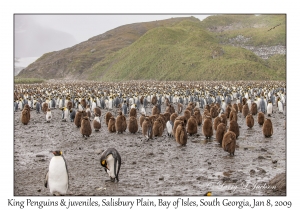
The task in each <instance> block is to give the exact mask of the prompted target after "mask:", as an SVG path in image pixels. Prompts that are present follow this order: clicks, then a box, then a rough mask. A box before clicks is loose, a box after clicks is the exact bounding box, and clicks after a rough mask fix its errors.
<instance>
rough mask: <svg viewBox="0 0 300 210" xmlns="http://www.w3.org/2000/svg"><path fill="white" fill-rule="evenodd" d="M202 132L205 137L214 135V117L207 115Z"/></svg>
mask: <svg viewBox="0 0 300 210" xmlns="http://www.w3.org/2000/svg"><path fill="white" fill-rule="evenodd" d="M202 133H203V135H204V136H205V138H209V139H210V138H211V137H212V136H213V134H214V133H213V125H212V118H211V116H210V115H206V117H205V120H204V122H203V126H202Z"/></svg>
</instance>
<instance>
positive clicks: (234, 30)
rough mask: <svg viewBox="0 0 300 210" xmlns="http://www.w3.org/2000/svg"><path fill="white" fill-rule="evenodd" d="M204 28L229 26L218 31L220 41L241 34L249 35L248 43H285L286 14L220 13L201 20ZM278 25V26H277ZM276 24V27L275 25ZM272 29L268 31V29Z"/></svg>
mask: <svg viewBox="0 0 300 210" xmlns="http://www.w3.org/2000/svg"><path fill="white" fill-rule="evenodd" d="M201 24H202V26H203V27H204V28H211V29H213V28H212V26H213V27H217V26H223V27H225V26H230V27H228V28H226V29H225V30H224V31H222V32H219V35H221V36H222V38H221V41H223V42H226V41H228V39H229V38H233V37H236V36H237V35H243V36H245V37H251V39H250V41H249V42H248V43H247V44H248V45H254V46H260V45H266V46H274V45H284V46H285V45H286V16H285V15H258V16H255V15H222V16H209V17H207V18H206V19H204V20H203V21H202V22H201ZM279 24H280V25H279ZM277 25H279V26H277ZM275 26H277V27H275ZM273 27H275V28H274V29H272V30H270V31H268V30H269V29H271V28H273Z"/></svg>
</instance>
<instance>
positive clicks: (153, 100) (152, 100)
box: [151, 95, 157, 105]
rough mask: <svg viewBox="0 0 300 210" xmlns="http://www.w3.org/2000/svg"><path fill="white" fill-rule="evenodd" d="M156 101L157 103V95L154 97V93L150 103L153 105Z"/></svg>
mask: <svg viewBox="0 0 300 210" xmlns="http://www.w3.org/2000/svg"><path fill="white" fill-rule="evenodd" d="M156 103H157V97H156V95H154V96H152V99H151V104H152V105H155V104H156Z"/></svg>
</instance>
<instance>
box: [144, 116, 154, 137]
mask: <svg viewBox="0 0 300 210" xmlns="http://www.w3.org/2000/svg"><path fill="white" fill-rule="evenodd" d="M142 132H143V136H145V137H146V139H147V140H149V139H152V123H151V121H150V119H149V117H145V119H144V122H143V124H142Z"/></svg>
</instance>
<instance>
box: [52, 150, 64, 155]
mask: <svg viewBox="0 0 300 210" xmlns="http://www.w3.org/2000/svg"><path fill="white" fill-rule="evenodd" d="M50 152H52V153H53V155H54V156H61V155H62V151H59V150H57V151H50Z"/></svg>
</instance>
